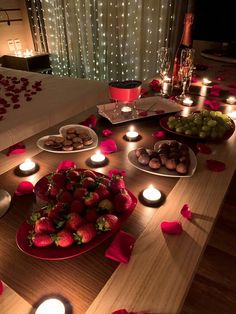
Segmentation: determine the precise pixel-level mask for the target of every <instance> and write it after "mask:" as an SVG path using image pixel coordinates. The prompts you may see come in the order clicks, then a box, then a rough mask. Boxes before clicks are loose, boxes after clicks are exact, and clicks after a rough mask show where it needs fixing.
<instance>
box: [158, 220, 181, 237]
mask: <svg viewBox="0 0 236 314" xmlns="http://www.w3.org/2000/svg"><path fill="white" fill-rule="evenodd" d="M161 230H162V232H163V233H167V234H170V235H179V234H181V233H182V231H183V228H182V224H181V222H180V221H163V222H162V223H161Z"/></svg>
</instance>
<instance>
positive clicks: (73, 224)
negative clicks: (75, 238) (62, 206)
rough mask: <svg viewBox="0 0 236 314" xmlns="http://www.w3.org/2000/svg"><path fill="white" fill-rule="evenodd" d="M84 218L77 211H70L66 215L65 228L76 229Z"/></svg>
mask: <svg viewBox="0 0 236 314" xmlns="http://www.w3.org/2000/svg"><path fill="white" fill-rule="evenodd" d="M83 222H84V220H83V218H82V217H81V216H80V215H79V214H78V213H70V214H69V215H67V222H66V226H65V227H66V228H67V229H70V230H73V231H76V230H77V229H78V227H80V226H81V225H82V224H83Z"/></svg>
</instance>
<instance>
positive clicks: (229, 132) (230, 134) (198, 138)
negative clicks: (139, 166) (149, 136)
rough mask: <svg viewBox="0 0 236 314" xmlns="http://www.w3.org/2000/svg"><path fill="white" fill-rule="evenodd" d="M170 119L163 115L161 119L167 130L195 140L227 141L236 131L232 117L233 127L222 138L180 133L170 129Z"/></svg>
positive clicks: (163, 126) (161, 123) (162, 125)
mask: <svg viewBox="0 0 236 314" xmlns="http://www.w3.org/2000/svg"><path fill="white" fill-rule="evenodd" d="M168 119H169V117H163V118H161V119H160V126H161V127H162V128H163V129H164V130H165V131H167V132H170V133H173V134H175V135H178V136H183V137H187V138H191V139H194V140H198V141H199V140H201V141H204V140H205V141H211V142H220V141H225V140H228V139H229V138H230V137H231V136H232V135H233V133H234V130H235V124H234V121H233V120H232V119H231V122H232V125H233V126H232V128H231V129H230V130H228V131H226V133H225V135H224V137H223V138H222V139H215V140H214V139H211V138H201V137H199V136H192V135H186V134H183V133H178V132H176V131H173V130H172V129H170V128H169V127H168V124H167V122H168Z"/></svg>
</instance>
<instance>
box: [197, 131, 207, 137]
mask: <svg viewBox="0 0 236 314" xmlns="http://www.w3.org/2000/svg"><path fill="white" fill-rule="evenodd" d="M199 136H200V137H201V138H206V136H207V135H206V133H205V132H203V131H201V132H200V133H199Z"/></svg>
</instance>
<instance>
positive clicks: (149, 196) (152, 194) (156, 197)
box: [143, 185, 161, 203]
mask: <svg viewBox="0 0 236 314" xmlns="http://www.w3.org/2000/svg"><path fill="white" fill-rule="evenodd" d="M143 198H144V200H145V201H146V202H147V203H157V202H159V201H160V199H161V192H160V191H159V190H158V189H156V188H154V187H153V186H152V185H150V186H149V187H148V188H146V189H145V190H144V191H143Z"/></svg>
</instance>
